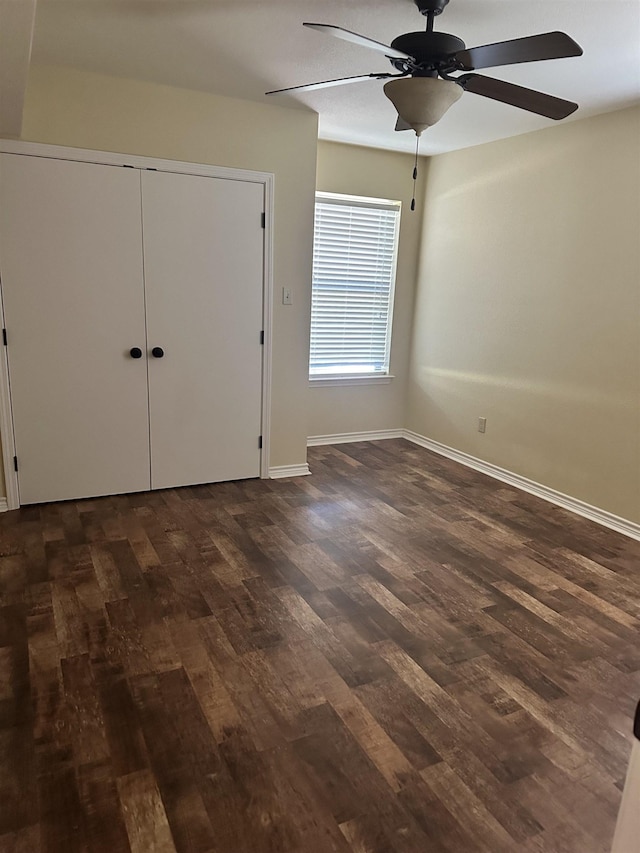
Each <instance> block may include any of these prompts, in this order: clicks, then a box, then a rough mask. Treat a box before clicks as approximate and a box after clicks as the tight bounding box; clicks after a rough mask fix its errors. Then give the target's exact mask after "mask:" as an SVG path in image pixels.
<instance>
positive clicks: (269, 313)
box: [0, 139, 275, 509]
mask: <svg viewBox="0 0 640 853" xmlns="http://www.w3.org/2000/svg"><path fill="white" fill-rule="evenodd" d="M0 152H1V153H4V154H19V155H22V156H28V157H46V158H49V159H53V160H75V161H78V162H81V163H100V164H103V165H106V166H132V167H133V168H135V169H155V170H156V171H158V172H176V173H179V174H186V175H202V176H204V177H210V178H223V179H225V180H231V181H249V182H254V183H258V184H262V185H263V187H264V206H265V227H264V256H263V257H264V260H263V265H264V269H263V304H262V320H263V323H262V328H263V330H264V349H263V353H262V455H261V459H260V476H261V477H262V478H263V479H267V478H268V477H269V448H270V435H271V383H272V343H271V338H272V325H273V211H274V195H275V176H274V175H273V174H272V173H271V172H256V171H252V170H248V169H233V168H229V167H227V166H214V165H209V164H205V163H187V162H182V161H179V160H163V159H158V158H155V157H142V156H140V155H137V154H119V153H116V152H113V151H92V150H89V149H84V148H68V147H64V146H60V145H45V144H42V143H39V142H22V141H14V140H10V139H0ZM1 271H2V267H1V259H0V273H1ZM1 310H2V304H1V282H0V313H1ZM2 316H3V315H2ZM2 327H3V328H4V320H3V324H2ZM9 335H10V332H9ZM3 350H4V353H3V355H2V356H1V357H0V436H1V440H2V456H3V462H4V471H5V483H6V488H7V505H8V508H9V509H18V508H19V506H20V499H19V492H18V478H17V474H16V472H15V471H14V466H13V457H14V455H15V450H14V436H13V416H12V411H11V388H10V382H9V373H8V363H7V353H6V349H5V348H4V347H3Z"/></svg>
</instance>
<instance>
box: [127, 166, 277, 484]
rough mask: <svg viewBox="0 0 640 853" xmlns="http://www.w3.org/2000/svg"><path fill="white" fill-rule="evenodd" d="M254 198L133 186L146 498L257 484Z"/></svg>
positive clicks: (259, 264)
mask: <svg viewBox="0 0 640 853" xmlns="http://www.w3.org/2000/svg"><path fill="white" fill-rule="evenodd" d="M263 196H264V192H263V186H262V185H261V184H254V183H250V182H244V181H231V180H223V179H219V178H208V177H201V176H195V175H180V174H170V173H163V172H143V174H142V208H143V221H144V236H143V242H144V259H145V290H146V304H147V336H148V346H149V412H150V424H151V483H152V487H153V488H155V489H159V488H166V487H170V486H179V485H188V484H194V483H211V482H216V481H221V480H235V479H242V478H248V477H258V476H260V449H259V435H260V424H261V407H262V399H261V392H262V349H263V347H262V346H261V345H260V330H261V329H262V293H263V251H264V237H263V235H264V230H263V229H262V227H261V214H262V211H263V210H264V207H263ZM153 348H160V349H159V350H157V353H158V355H160V350H161V351H162V355H161V356H160V357H154V356H153V354H152V351H153Z"/></svg>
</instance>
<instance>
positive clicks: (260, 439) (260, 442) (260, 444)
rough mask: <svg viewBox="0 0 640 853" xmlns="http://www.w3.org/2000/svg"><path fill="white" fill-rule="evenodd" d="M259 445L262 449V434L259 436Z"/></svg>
mask: <svg viewBox="0 0 640 853" xmlns="http://www.w3.org/2000/svg"><path fill="white" fill-rule="evenodd" d="M258 447H259V448H260V450H262V436H261V435H259V436H258Z"/></svg>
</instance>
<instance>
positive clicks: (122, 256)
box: [0, 154, 150, 504]
mask: <svg viewBox="0 0 640 853" xmlns="http://www.w3.org/2000/svg"><path fill="white" fill-rule="evenodd" d="M0 198H1V199H2V204H1V206H0V272H1V274H2V288H3V298H4V308H5V322H6V327H7V335H8V348H7V351H8V358H9V376H10V382H11V399H12V409H13V419H14V428H15V439H16V452H17V457H18V466H19V467H18V485H19V493H20V502H21V503H27V504H28V503H36V502H40V501H53V500H64V499H67V498H81V497H91V496H94V495H104V494H116V493H120V492H131V491H138V490H144V489H148V488H149V486H150V465H149V434H148V428H149V427H148V424H149V421H148V405H147V368H146V361H145V358H144V354H145V352H146V341H145V319H144V282H143V270H142V233H141V232H142V227H141V211H140V175H139V172H137V171H135V170H133V169H124V168H118V167H112V166H102V165H96V164H92V163H78V162H67V161H63V160H51V159H46V158H40V157H27V156H20V155H12V154H2V155H0ZM133 347H138V348H139V349H140V350H141V354H142V357H141V358H132V357H131V354H130V350H131V348H133Z"/></svg>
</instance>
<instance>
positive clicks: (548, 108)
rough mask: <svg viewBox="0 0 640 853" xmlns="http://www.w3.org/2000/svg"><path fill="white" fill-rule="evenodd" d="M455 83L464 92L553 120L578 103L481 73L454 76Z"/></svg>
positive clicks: (568, 111)
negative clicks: (484, 75)
mask: <svg viewBox="0 0 640 853" xmlns="http://www.w3.org/2000/svg"><path fill="white" fill-rule="evenodd" d="M456 83H459V84H460V85H461V86H462V88H463V89H464V90H465V91H466V92H473V93H474V95H482V96H483V97H485V98H491V99H492V100H494V101H502V103H503V104H511V106H512V107H519V108H520V109H521V110H528V111H529V112H530V113H537V114H538V115H541V116H546V117H547V118H552V119H554V120H555V121H558V120H559V119H562V118H566V117H567V116H570V115H571V113H574V112H575V111H576V110H577V109H578V105H577V104H574V103H573V102H572V101H563V100H562V98H556V97H554V96H553V95H545V94H544V93H543V92H536V91H535V90H534V89H525V88H524V87H522V86H516V85H515V84H514V83H507V82H505V81H504V80H495V79H494V78H493V77H483V76H482V75H481V74H463V75H462V76H461V77H458V78H456Z"/></svg>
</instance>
